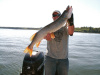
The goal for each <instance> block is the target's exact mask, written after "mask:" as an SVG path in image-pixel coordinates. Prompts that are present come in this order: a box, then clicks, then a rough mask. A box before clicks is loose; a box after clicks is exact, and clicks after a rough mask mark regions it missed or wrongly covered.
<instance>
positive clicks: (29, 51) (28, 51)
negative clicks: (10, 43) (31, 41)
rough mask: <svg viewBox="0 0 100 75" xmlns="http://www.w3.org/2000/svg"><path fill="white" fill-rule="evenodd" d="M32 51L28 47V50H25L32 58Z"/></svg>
mask: <svg viewBox="0 0 100 75" xmlns="http://www.w3.org/2000/svg"><path fill="white" fill-rule="evenodd" d="M32 51H33V50H32V49H30V48H29V47H26V49H25V50H24V53H29V54H30V57H31V56H32Z"/></svg>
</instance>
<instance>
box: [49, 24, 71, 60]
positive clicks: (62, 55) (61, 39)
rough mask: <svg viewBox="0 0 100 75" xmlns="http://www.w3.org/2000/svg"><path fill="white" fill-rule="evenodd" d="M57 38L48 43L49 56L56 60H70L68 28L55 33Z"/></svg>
mask: <svg viewBox="0 0 100 75" xmlns="http://www.w3.org/2000/svg"><path fill="white" fill-rule="evenodd" d="M54 35H55V38H54V39H52V40H51V41H47V51H48V52H47V56H50V57H52V58H56V59H66V58H68V37H69V35H68V31H67V27H66V26H65V27H62V28H61V29H59V30H58V31H56V32H55V33H54Z"/></svg>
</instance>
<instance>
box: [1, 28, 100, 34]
mask: <svg viewBox="0 0 100 75" xmlns="http://www.w3.org/2000/svg"><path fill="white" fill-rule="evenodd" d="M41 28H42V27H40V28H30V27H0V29H23V30H40V29H41ZM74 32H83V33H100V28H93V27H80V28H79V27H76V28H75V30H74Z"/></svg>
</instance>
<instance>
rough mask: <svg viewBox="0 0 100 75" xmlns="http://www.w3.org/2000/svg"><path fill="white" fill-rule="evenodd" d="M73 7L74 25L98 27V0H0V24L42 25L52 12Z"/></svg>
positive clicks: (99, 14)
mask: <svg viewBox="0 0 100 75" xmlns="http://www.w3.org/2000/svg"><path fill="white" fill-rule="evenodd" d="M68 5H70V6H72V7H73V14H74V25H75V27H84V26H87V27H90V26H91V27H100V21H99V20H100V0H0V26H5V27H6V26H7V27H44V26H46V25H48V24H50V23H51V22H53V19H52V12H53V11H54V10H59V11H60V12H61V13H62V12H63V11H64V10H65V9H66V8H67V6H68Z"/></svg>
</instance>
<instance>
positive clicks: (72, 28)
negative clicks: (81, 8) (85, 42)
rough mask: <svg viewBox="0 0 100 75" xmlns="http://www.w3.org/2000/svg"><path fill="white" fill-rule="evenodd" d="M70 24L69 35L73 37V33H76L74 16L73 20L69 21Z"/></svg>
mask: <svg viewBox="0 0 100 75" xmlns="http://www.w3.org/2000/svg"><path fill="white" fill-rule="evenodd" d="M68 23H69V25H68V34H69V35H70V36H72V35H73V33H74V18H73V14H72V15H71V18H70V19H68Z"/></svg>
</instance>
